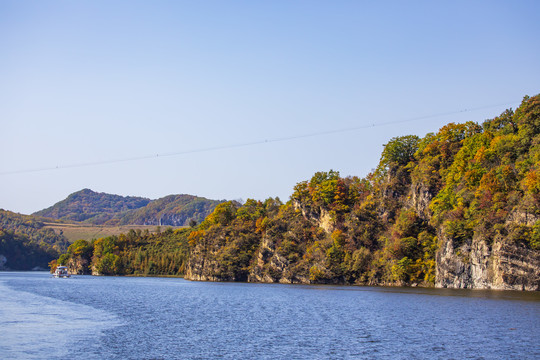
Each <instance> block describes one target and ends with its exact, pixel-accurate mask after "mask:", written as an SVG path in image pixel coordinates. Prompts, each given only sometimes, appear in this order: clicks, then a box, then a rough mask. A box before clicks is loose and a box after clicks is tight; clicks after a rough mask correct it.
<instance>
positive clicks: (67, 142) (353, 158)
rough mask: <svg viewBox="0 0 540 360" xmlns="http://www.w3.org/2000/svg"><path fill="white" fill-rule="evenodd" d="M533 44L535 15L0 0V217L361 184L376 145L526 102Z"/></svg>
mask: <svg viewBox="0 0 540 360" xmlns="http://www.w3.org/2000/svg"><path fill="white" fill-rule="evenodd" d="M539 34H540V2H539V1H519V0H518V1H446V2H442V1H360V0H358V1H290V0H283V1H279V0H273V1H131V0H130V1H127V0H126V1H121V0H113V1H94V0H93V1H37V0H36V1H25V0H22V1H21V0H16V1H9V0H2V1H0V49H1V50H0V79H1V80H0V129H1V135H2V141H1V142H0V173H2V175H0V208H4V209H6V210H11V211H16V212H21V213H26V214H28V213H32V212H34V211H37V210H40V209H43V208H45V207H48V206H50V205H52V204H54V203H56V202H57V201H60V200H62V199H64V198H65V197H66V196H67V195H69V194H70V193H72V192H75V191H78V190H80V189H83V188H91V189H93V190H95V191H99V192H107V193H114V194H120V195H136V196H145V197H149V198H158V197H161V196H165V195H168V194H180V193H186V194H194V195H199V196H204V197H208V198H212V199H239V198H241V199H244V200H245V199H247V198H255V199H261V200H262V199H265V198H267V197H270V196H272V197H275V196H279V197H280V198H281V199H282V200H284V201H285V200H287V199H288V198H289V196H290V194H291V193H292V190H293V187H294V185H295V184H296V183H297V182H300V181H303V180H307V179H309V178H310V177H311V176H312V175H313V174H314V173H315V172H316V171H328V170H330V169H334V170H338V171H340V173H341V174H342V175H344V176H346V175H357V176H365V175H366V174H367V173H369V172H370V171H371V169H373V168H375V167H376V166H377V162H378V160H379V156H380V152H381V150H382V148H383V144H385V143H386V142H388V140H390V139H391V138H392V137H394V136H401V135H408V134H416V135H419V136H424V135H425V134H426V133H428V132H436V131H437V130H438V129H439V128H440V127H441V126H443V125H444V124H446V123H448V122H464V121H467V120H472V121H478V122H481V121H483V120H485V119H487V118H492V117H494V116H496V115H498V114H500V113H501V112H502V111H503V110H504V109H505V108H508V107H513V108H515V107H516V106H517V105H518V104H519V103H520V101H521V99H522V98H523V96H524V95H536V94H538V93H539V92H540V66H539V65H540V46H539V42H538V35H539ZM500 104H506V105H500ZM491 105H494V106H491ZM495 105H498V106H495ZM485 106H490V107H488V108H484V109H480V110H473V111H466V112H459V111H461V110H465V109H474V108H478V107H485ZM449 112H456V113H455V114H453V115H448V116H439V117H435V116H431V115H435V114H441V113H449ZM424 116H427V117H426V118H422V119H420V118H421V117H424ZM415 118H416V119H417V120H414V121H408V122H403V123H398V124H391V125H382V124H384V123H387V122H392V121H401V120H408V119H415ZM370 124H375V125H376V126H374V127H370V128H363V129H358V130H355V131H347V132H339V133H333V134H326V135H320V136H313V137H304V138H297V139H293V140H289V141H280V142H273V141H271V140H273V139H281V138H285V137H296V136H302V135H306V134H313V133H319V132H322V133H325V132H330V131H333V130H337V129H345V128H355V127H362V126H366V125H370ZM264 140H270V141H269V142H268V143H262V144H257V145H252V146H246V147H229V148H228V147H227V146H228V145H236V144H243V143H249V142H261V141H264ZM221 146H223V147H225V148H223V149H220V150H214V151H206V152H192V153H186V154H183V155H178V156H169V157H164V156H161V157H155V158H152V159H146V160H137V161H128V162H120V163H114V164H101V165H94V166H85V167H69V166H71V165H77V164H83V163H93V162H97V163H100V162H106V161H110V160H115V159H126V158H132V157H143V156H147V155H152V154H166V153H176V152H189V151H193V150H197V149H207V148H212V147H221ZM57 166H58V167H59V168H58V169H54V170H45V171H33V172H21V173H13V172H16V171H19V170H37V169H42V168H54V167H57Z"/></svg>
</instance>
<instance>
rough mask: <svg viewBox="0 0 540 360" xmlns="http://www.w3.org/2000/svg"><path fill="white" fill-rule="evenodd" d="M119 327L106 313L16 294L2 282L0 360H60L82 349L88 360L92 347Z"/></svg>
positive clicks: (113, 316) (67, 302) (30, 295)
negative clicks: (109, 331)
mask: <svg viewBox="0 0 540 360" xmlns="http://www.w3.org/2000/svg"><path fill="white" fill-rule="evenodd" d="M118 325H121V323H120V321H119V320H118V318H117V317H116V316H115V315H113V314H110V313H107V312H106V311H103V310H99V309H95V308H92V307H90V306H87V305H81V304H75V303H72V302H69V301H64V300H55V299H51V298H49V297H45V296H40V295H36V294H33V293H28V292H25V291H19V290H14V289H12V288H10V287H9V286H7V285H6V284H4V283H3V282H0V329H2V336H0V358H4V359H44V358H59V357H65V356H68V355H69V354H73V353H75V354H80V349H81V347H85V350H86V351H85V352H86V358H88V355H90V357H92V356H91V352H92V351H90V353H88V350H91V348H92V347H93V345H92V344H97V343H99V342H100V338H101V336H102V335H103V332H104V331H105V330H107V329H110V328H112V327H115V326H118ZM96 355H97V354H96ZM71 358H72V357H71ZM96 358H97V357H96Z"/></svg>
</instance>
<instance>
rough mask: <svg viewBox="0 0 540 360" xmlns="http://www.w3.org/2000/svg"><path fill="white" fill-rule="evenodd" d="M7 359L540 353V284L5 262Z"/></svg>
mask: <svg viewBox="0 0 540 360" xmlns="http://www.w3.org/2000/svg"><path fill="white" fill-rule="evenodd" d="M0 327H1V328H2V336H1V337H0V354H1V355H0V356H1V357H2V358H10V359H32V358H34V359H43V358H52V357H56V358H62V357H65V358H71V359H208V358H220V359H411V358H415V359H539V358H540V345H539V344H540V341H539V339H540V294H539V293H537V292H535V293H530V292H506V291H478V290H476V291H474V290H449V289H416V288H376V287H347V286H303V285H272V284H244V283H205V282H189V281H185V280H183V279H176V278H134V277H92V276H74V277H72V278H70V279H54V278H51V277H50V275H49V274H47V273H32V272H26V273H22V272H21V273H6V272H4V273H0Z"/></svg>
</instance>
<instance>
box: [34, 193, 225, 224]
mask: <svg viewBox="0 0 540 360" xmlns="http://www.w3.org/2000/svg"><path fill="white" fill-rule="evenodd" d="M220 202H221V201H217V200H208V199H205V198H202V197H197V196H193V195H169V196H166V197H164V198H161V199H157V200H150V199H147V198H142V197H134V196H120V195H112V194H106V193H97V192H94V191H92V190H90V189H83V190H81V191H78V192H75V193H73V194H71V195H69V196H68V197H67V198H66V199H65V200H62V201H60V202H58V203H56V204H55V205H53V206H51V207H49V208H47V209H44V210H41V211H38V212H36V213H34V214H33V215H37V216H43V217H48V218H52V219H59V220H63V221H79V222H85V223H88V224H94V225H103V224H105V225H118V224H121V225H163V226H167V225H169V226H184V225H189V223H190V221H195V222H201V221H202V220H204V218H205V217H206V216H207V215H208V214H210V213H211V212H212V210H213V209H214V207H215V206H216V205H217V204H219V203H220Z"/></svg>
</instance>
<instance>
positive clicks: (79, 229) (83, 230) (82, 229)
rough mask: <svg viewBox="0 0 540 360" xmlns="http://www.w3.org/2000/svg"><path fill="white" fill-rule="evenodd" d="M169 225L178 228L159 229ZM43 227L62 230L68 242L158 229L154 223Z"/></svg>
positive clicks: (47, 225) (47, 224)
mask: <svg viewBox="0 0 540 360" xmlns="http://www.w3.org/2000/svg"><path fill="white" fill-rule="evenodd" d="M169 227H172V228H173V229H179V228H180V227H173V226H162V227H161V229H160V230H161V231H164V230H166V229H167V228H169ZM45 228H50V229H53V230H54V231H55V232H56V233H60V232H62V233H63V234H64V236H65V237H66V238H67V239H68V241H69V242H70V243H73V242H74V241H75V240H79V239H83V240H87V241H90V240H92V239H98V238H102V237H107V236H111V235H120V234H122V233H123V234H126V233H127V232H128V231H129V230H137V229H140V230H142V231H144V230H148V231H149V232H150V233H156V232H157V231H158V227H157V226H155V225H120V226H105V225H89V224H59V223H45Z"/></svg>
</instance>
